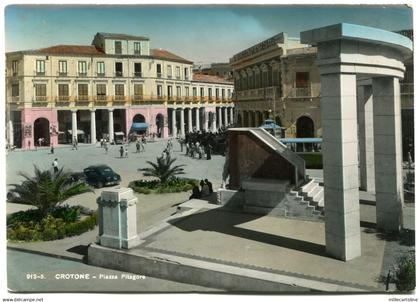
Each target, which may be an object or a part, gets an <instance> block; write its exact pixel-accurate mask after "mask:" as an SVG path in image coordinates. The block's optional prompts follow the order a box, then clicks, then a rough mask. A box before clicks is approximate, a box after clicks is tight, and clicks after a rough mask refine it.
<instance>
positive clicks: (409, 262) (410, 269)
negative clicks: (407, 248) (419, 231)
mask: <svg viewBox="0 0 420 302" xmlns="http://www.w3.org/2000/svg"><path fill="white" fill-rule="evenodd" d="M395 285H396V286H397V289H398V290H399V291H404V292H407V291H412V290H414V289H415V288H416V259H415V257H414V253H410V254H409V255H407V256H404V257H401V258H400V259H399V261H398V264H397V269H396V272H395Z"/></svg>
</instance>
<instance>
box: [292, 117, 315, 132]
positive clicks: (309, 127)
mask: <svg viewBox="0 0 420 302" xmlns="http://www.w3.org/2000/svg"><path fill="white" fill-rule="evenodd" d="M296 137H314V122H313V121H312V119H311V118H310V117H308V116H301V117H300V118H298V120H297V121H296Z"/></svg>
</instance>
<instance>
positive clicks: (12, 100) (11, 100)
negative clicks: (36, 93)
mask: <svg viewBox="0 0 420 302" xmlns="http://www.w3.org/2000/svg"><path fill="white" fill-rule="evenodd" d="M19 102H20V96H12V97H10V98H9V103H19Z"/></svg>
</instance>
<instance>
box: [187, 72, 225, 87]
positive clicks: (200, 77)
mask: <svg viewBox="0 0 420 302" xmlns="http://www.w3.org/2000/svg"><path fill="white" fill-rule="evenodd" d="M193 81H195V82H206V83H217V84H227V85H233V82H232V81H228V80H226V79H224V78H222V77H219V76H216V75H208V74H202V73H197V72H195V73H193Z"/></svg>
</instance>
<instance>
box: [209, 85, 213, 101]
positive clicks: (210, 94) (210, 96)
mask: <svg viewBox="0 0 420 302" xmlns="http://www.w3.org/2000/svg"><path fill="white" fill-rule="evenodd" d="M211 98H212V93H211V88H209V100H211Z"/></svg>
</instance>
